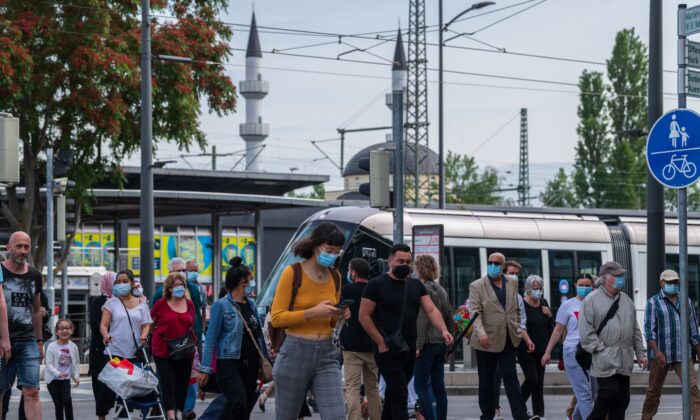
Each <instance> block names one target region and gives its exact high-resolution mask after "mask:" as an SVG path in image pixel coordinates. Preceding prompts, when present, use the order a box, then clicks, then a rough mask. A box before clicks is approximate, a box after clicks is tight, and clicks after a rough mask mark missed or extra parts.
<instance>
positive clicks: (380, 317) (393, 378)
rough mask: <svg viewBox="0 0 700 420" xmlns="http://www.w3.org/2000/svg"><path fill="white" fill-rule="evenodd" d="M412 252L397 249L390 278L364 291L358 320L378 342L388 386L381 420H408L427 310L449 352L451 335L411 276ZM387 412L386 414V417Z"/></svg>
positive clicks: (376, 351)
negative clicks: (420, 324)
mask: <svg viewBox="0 0 700 420" xmlns="http://www.w3.org/2000/svg"><path fill="white" fill-rule="evenodd" d="M411 263H412V258H411V248H410V247H409V246H408V245H405V244H397V245H394V247H393V248H392V249H391V254H390V255H389V267H390V270H389V272H388V273H386V274H383V275H381V276H379V277H376V278H374V279H372V280H370V282H369V283H368V284H367V286H365V289H364V292H363V295H362V302H361V304H360V314H359V320H360V323H361V324H362V327H363V328H364V329H365V331H366V332H367V334H368V335H369V336H370V338H371V339H372V341H373V342H374V346H373V351H374V358H375V360H376V362H377V367H378V368H379V373H380V374H381V375H382V376H383V377H384V380H385V381H386V391H385V399H384V409H383V410H384V413H382V418H383V419H393V420H407V419H408V389H407V387H408V383H409V382H410V380H411V377H412V376H413V367H414V364H415V361H416V338H417V335H418V334H417V331H416V320H417V319H418V310H419V309H423V311H424V312H425V314H426V315H427V316H428V318H429V319H430V322H431V323H432V324H433V325H434V326H435V327H436V328H437V329H438V330H440V332H441V335H442V337H443V338H444V340H445V344H447V345H448V346H449V345H450V344H452V341H453V338H452V335H451V334H450V333H449V331H448V330H447V327H446V326H445V322H444V321H443V319H442V314H440V311H438V310H437V308H436V307H435V305H434V304H433V301H432V300H431V299H430V296H429V295H428V292H427V291H426V290H425V287H424V286H423V284H422V283H421V282H420V281H419V280H418V279H416V278H413V277H411V276H410V274H411ZM387 411H388V413H387Z"/></svg>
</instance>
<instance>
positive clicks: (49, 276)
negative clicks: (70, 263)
mask: <svg viewBox="0 0 700 420" xmlns="http://www.w3.org/2000/svg"><path fill="white" fill-rule="evenodd" d="M53 216H54V215H53V149H52V148H51V145H49V146H48V147H47V148H46V297H47V298H48V301H49V308H50V309H51V316H53V308H54V307H55V305H56V288H55V286H54V282H53Z"/></svg>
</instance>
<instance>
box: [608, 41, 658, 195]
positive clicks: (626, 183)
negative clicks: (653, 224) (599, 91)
mask: <svg viewBox="0 0 700 420" xmlns="http://www.w3.org/2000/svg"><path fill="white" fill-rule="evenodd" d="M647 63H648V56H647V47H646V46H645V45H644V43H643V42H642V41H641V40H640V39H639V36H637V35H636V34H635V32H634V29H624V30H622V31H620V32H618V33H617V35H616V37H615V46H614V47H613V51H612V56H611V58H610V59H609V60H607V70H608V79H609V80H610V83H609V84H608V86H607V92H608V97H607V106H608V115H609V119H610V128H611V131H612V133H613V135H614V139H615V141H614V143H613V150H612V153H611V156H610V175H611V179H612V180H615V183H609V184H608V185H609V186H608V190H609V191H610V192H611V194H609V198H608V203H607V204H608V206H609V207H611V208H644V207H646V200H643V199H641V198H642V197H645V196H646V186H645V184H644V182H640V180H643V179H644V178H645V177H646V158H645V156H644V146H645V144H644V142H643V141H641V140H640V139H636V138H629V137H628V136H626V135H625V134H624V132H625V131H627V130H634V129H644V128H646V126H647V80H648V64H647Z"/></svg>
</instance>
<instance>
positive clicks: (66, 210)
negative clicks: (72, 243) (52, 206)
mask: <svg viewBox="0 0 700 420" xmlns="http://www.w3.org/2000/svg"><path fill="white" fill-rule="evenodd" d="M55 184H56V186H55V189H54V192H55V193H57V194H58V195H57V196H56V240H57V241H59V242H65V241H66V235H70V234H72V233H75V209H74V208H75V200H73V199H72V198H66V190H67V189H68V188H71V187H74V186H75V182H73V181H71V180H69V179H68V178H57V179H56V181H55Z"/></svg>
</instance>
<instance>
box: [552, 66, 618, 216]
mask: <svg viewBox="0 0 700 420" xmlns="http://www.w3.org/2000/svg"><path fill="white" fill-rule="evenodd" d="M579 90H580V92H581V93H580V94H579V100H580V102H579V106H578V111H577V114H578V117H579V123H578V126H577V127H576V133H577V134H578V138H579V140H578V144H577V145H576V160H575V163H574V171H573V187H574V191H575V192H576V198H577V199H576V200H575V201H573V202H570V203H569V204H570V205H572V206H578V205H579V204H581V205H583V206H585V207H594V208H596V207H604V206H605V204H606V201H605V199H606V191H605V186H606V185H607V181H608V169H607V166H608V164H607V161H608V155H609V153H610V151H611V141H610V139H609V138H608V137H607V131H608V119H607V115H606V103H605V98H604V96H603V95H601V94H600V93H602V92H603V91H604V90H605V82H604V81H603V74H602V73H599V72H589V71H587V70H584V71H583V73H582V74H581V77H580V78H579ZM561 176H564V177H566V173H565V172H564V171H563V170H560V171H559V174H557V178H560V177H561ZM555 181H556V179H555V180H554V181H552V182H555ZM560 181H561V180H560ZM549 206H550V207H555V204H550V205H549Z"/></svg>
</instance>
